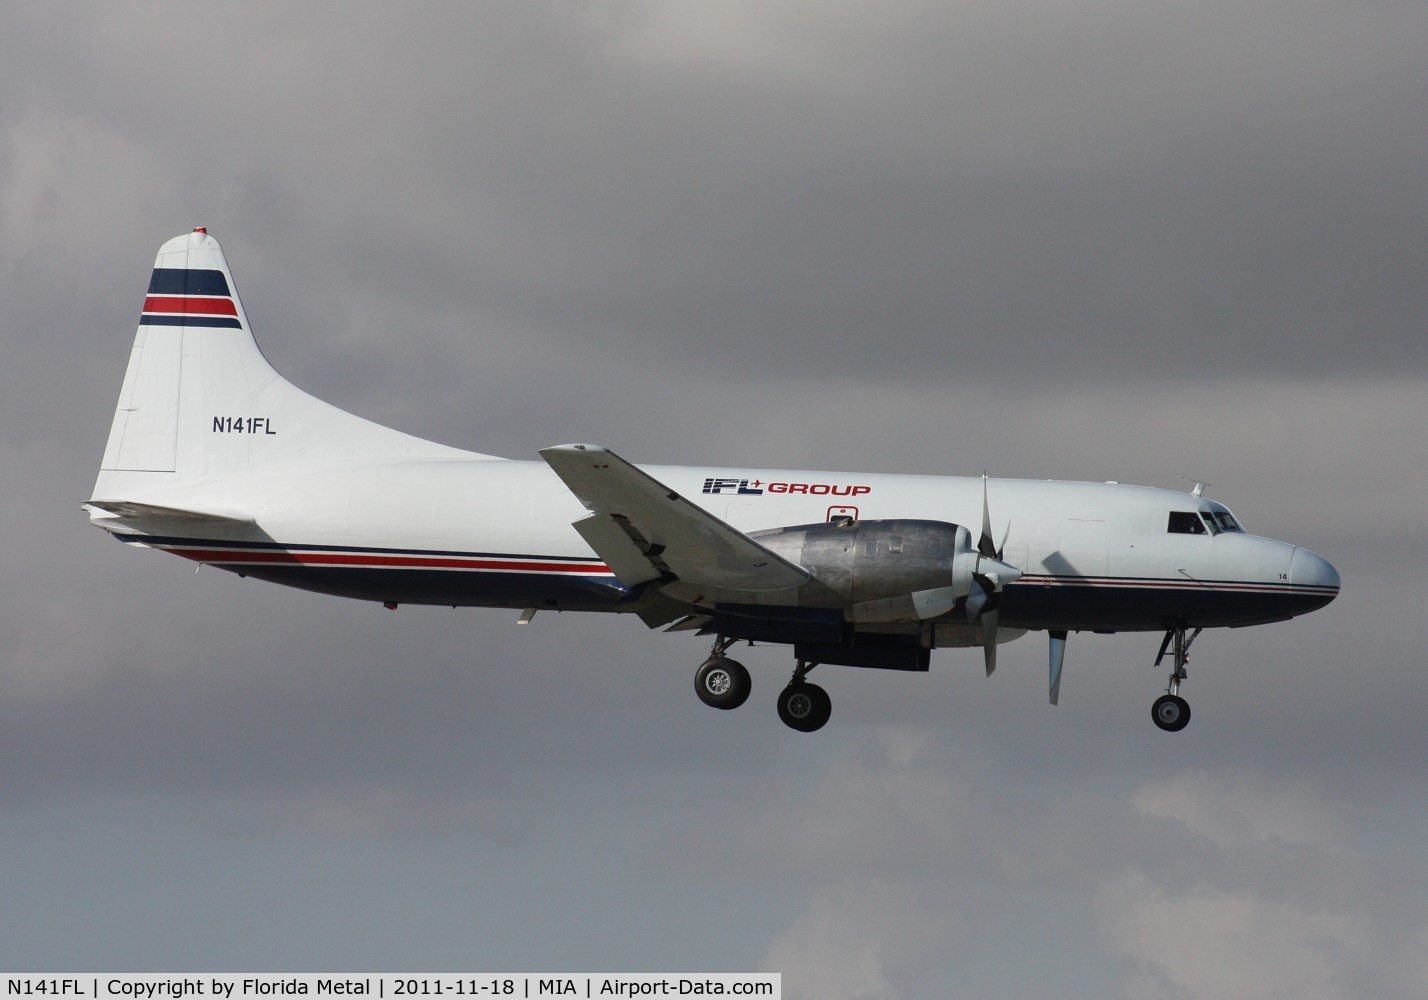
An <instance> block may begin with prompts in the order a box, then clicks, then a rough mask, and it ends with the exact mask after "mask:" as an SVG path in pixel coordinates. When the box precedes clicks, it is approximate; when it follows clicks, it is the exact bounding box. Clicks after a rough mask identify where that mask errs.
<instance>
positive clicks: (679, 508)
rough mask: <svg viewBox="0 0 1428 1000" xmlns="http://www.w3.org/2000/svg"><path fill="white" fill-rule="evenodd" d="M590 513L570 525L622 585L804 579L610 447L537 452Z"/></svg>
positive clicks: (786, 585)
mask: <svg viewBox="0 0 1428 1000" xmlns="http://www.w3.org/2000/svg"><path fill="white" fill-rule="evenodd" d="M540 455H541V457H542V458H544V459H545V460H546V462H547V463H548V464H549V465H550V467H551V468H552V469H553V470H555V474H556V475H557V476H559V477H560V478H561V479H562V480H563V481H564V482H565V485H566V486H568V487H569V488H570V492H572V493H574V494H575V496H576V497H577V498H578V499H579V500H580V502H581V503H583V504H584V505H585V507H586V509H587V510H589V511H590V516H589V517H587V518H584V519H583V520H580V521H576V522H575V525H574V526H575V530H576V531H578V532H580V535H581V537H582V538H584V539H585V541H586V542H587V543H588V544H589V545H590V547H591V548H592V549H594V550H595V552H596V554H597V555H599V556H600V558H601V559H603V560H604V561H605V564H606V565H607V566H609V567H610V569H611V571H613V572H614V574H615V576H616V578H617V579H619V581H620V582H621V583H623V584H624V585H625V586H627V587H632V586H634V585H636V584H639V583H644V582H646V581H648V580H658V579H661V578H666V579H669V578H677V579H679V580H681V581H683V582H685V583H687V584H692V585H695V586H708V587H717V588H720V589H724V590H740V591H749V592H755V593H757V592H765V591H771V590H787V589H790V588H793V587H798V586H801V585H802V584H804V583H806V582H808V580H809V579H810V574H809V572H808V571H807V570H806V569H804V568H803V567H802V566H799V565H797V564H795V563H791V562H789V561H788V560H786V559H784V558H782V557H781V556H778V555H775V554H774V553H773V552H771V551H769V550H768V549H766V548H764V547H763V546H762V545H760V544H759V543H758V542H756V541H754V540H753V539H752V538H750V537H749V536H748V535H746V534H744V533H743V532H742V531H739V530H737V529H735V528H733V527H731V526H729V525H728V524H725V523H724V522H723V521H721V520H719V519H718V518H717V517H715V516H714V515H713V514H710V513H709V512H708V511H706V510H704V509H703V508H702V507H699V506H697V505H696V504H693V503H691V502H690V501H688V500H686V499H685V498H684V497H682V496H680V495H679V494H678V493H676V492H675V491H674V490H672V489H670V488H669V487H668V486H665V485H664V484H663V483H661V482H659V480H657V479H654V478H652V477H651V476H648V475H646V474H645V473H643V472H641V471H640V470H639V469H637V468H635V467H634V466H633V465H631V464H630V463H629V462H626V461H625V460H624V459H623V458H621V457H620V456H618V455H616V454H614V453H613V452H610V451H606V450H605V449H604V448H600V447H597V446H595V445H586V444H567V445H559V446H557V447H554V448H544V449H542V450H541V453H540Z"/></svg>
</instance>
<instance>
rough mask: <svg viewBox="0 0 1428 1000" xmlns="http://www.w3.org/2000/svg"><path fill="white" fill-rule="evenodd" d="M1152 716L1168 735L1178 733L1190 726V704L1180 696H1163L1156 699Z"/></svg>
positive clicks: (1151, 711)
mask: <svg viewBox="0 0 1428 1000" xmlns="http://www.w3.org/2000/svg"><path fill="white" fill-rule="evenodd" d="M1150 715H1151V718H1153V719H1154V720H1155V724H1156V725H1157V726H1159V727H1160V728H1161V729H1164V730H1165V731H1166V732H1167V733H1178V732H1180V730H1182V729H1184V728H1185V727H1186V726H1188V725H1190V703H1189V702H1188V701H1186V700H1185V699H1184V698H1182V697H1180V696H1179V695H1178V694H1163V695H1161V696H1160V697H1159V698H1157V699H1155V704H1154V705H1152V706H1151V709H1150Z"/></svg>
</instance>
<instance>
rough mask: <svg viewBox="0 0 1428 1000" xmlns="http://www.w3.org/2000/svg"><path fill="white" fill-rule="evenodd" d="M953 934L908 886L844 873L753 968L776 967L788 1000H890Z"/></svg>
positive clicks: (940, 911) (937, 911) (772, 969)
mask: <svg viewBox="0 0 1428 1000" xmlns="http://www.w3.org/2000/svg"><path fill="white" fill-rule="evenodd" d="M952 933H953V928H952V927H951V926H950V921H949V919H948V917H947V915H946V912H945V910H944V909H942V908H941V907H936V906H929V905H928V904H927V903H926V902H925V901H924V900H923V899H922V898H921V896H920V894H919V893H918V891H917V890H916V889H914V888H913V887H912V886H911V885H908V884H906V883H902V882H892V881H883V880H877V879H859V878H850V879H849V880H847V881H844V882H841V883H838V884H835V885H833V886H831V887H830V888H828V889H825V890H823V891H821V892H819V893H817V894H815V895H814V897H813V898H812V900H811V901H810V902H809V904H808V906H807V908H806V909H805V910H804V912H803V913H801V914H800V915H799V916H798V917H796V918H795V919H794V920H793V921H792V922H791V923H790V924H789V926H788V928H787V929H786V930H785V931H784V932H783V933H782V934H780V935H779V936H778V937H777V938H776V939H775V940H774V941H773V942H772V943H771V944H770V945H769V949H768V952H767V954H765V956H764V959H763V961H762V962H761V963H760V968H761V969H762V970H764V971H767V972H781V973H783V977H784V978H783V984H784V985H783V993H784V996H786V997H788V998H789V1000H895V998H899V997H905V996H911V995H913V994H910V993H908V992H907V990H908V986H909V979H910V978H911V977H910V976H909V972H910V971H912V970H916V969H918V968H921V967H924V966H925V965H926V964H927V960H928V958H929V957H930V955H932V954H935V953H936V952H937V950H938V946H939V943H941V944H942V945H945V944H946V943H947V939H948V938H949V937H950V936H951V934H952Z"/></svg>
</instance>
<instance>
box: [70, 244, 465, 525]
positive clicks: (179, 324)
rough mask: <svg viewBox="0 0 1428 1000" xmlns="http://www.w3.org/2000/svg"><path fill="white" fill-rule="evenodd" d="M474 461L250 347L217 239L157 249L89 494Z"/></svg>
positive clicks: (128, 494)
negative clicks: (326, 396)
mask: <svg viewBox="0 0 1428 1000" xmlns="http://www.w3.org/2000/svg"><path fill="white" fill-rule="evenodd" d="M398 456H411V457H458V456H464V457H468V458H470V457H477V458H489V457H491V456H486V455H475V454H474V453H472V452H467V451H461V450H459V449H456V448H449V447H446V446H445V445H439V444H435V443H433V442H431V441H425V440H423V439H421V438H417V437H412V436H411V435H408V434H403V433H401V432H400V431H395V430H392V429H391V428H389V427H383V426H381V425H380V424H375V423H372V422H371V421H369V420H364V419H363V418H361V417H357V416H353V415H352V414H350V413H346V412H344V411H342V410H339V409H338V408H337V407H335V406H331V405H329V404H328V403H324V402H322V401H321V400H319V399H316V398H315V397H313V396H310V395H308V394H307V393H305V392H303V391H302V390H301V389H298V388H297V387H296V386H294V385H293V384H292V383H291V382H288V381H287V380H286V379H284V378H283V377H282V376H281V375H279V374H278V373H277V372H276V371H275V370H274V369H273V367H272V366H271V365H269V364H268V362H267V359H266V358H264V357H263V354H262V352H261V351H260V350H259V349H258V345H257V343H256V342H255V341H254V340H253V335H252V333H251V332H250V328H249V326H248V317H247V315H246V314H245V313H244V312H243V304H242V302H241V301H239V299H238V291H237V289H236V288H235V287H234V284H233V275H232V273H231V272H230V271H229V270H228V262H227V261H226V260H224V257H223V250H222V249H221V248H220V247H219V245H218V241H217V240H215V239H214V238H213V237H211V236H209V235H208V232H207V231H206V230H204V229H195V230H194V231H193V232H192V233H189V234H187V235H184V236H178V237H175V238H174V239H171V240H169V241H168V242H167V243H165V244H164V245H163V246H162V247H160V248H159V255H158V259H157V260H155V261H154V273H153V277H152V279H151V280H150V281H149V292H148V295H147V296H146V297H145V299H144V310H143V314H142V315H141V316H140V318H139V330H138V333H137V334H136V335H135V337H134V349H133V353H132V354H131V355H130V358H129V368H128V371H127V373H126V374H125V376H124V387H123V389H122V390H121V391H120V394H119V405H118V408H117V409H116V410H115V412H114V423H113V425H112V426H111V428H110V430H109V443H108V445H107V446H106V448H105V449H104V461H103V463H102V464H101V466H100V473H99V481H98V482H97V483H96V484H95V491H94V496H95V497H96V498H111V497H112V498H128V497H133V496H136V495H139V494H141V493H142V492H144V491H145V490H146V489H148V488H152V487H164V486H170V485H178V484H181V483H185V482H192V481H194V480H196V479H201V478H204V477H214V476H227V475H232V474H236V473H242V472H247V471H251V470H257V469H261V468H268V467H271V466H277V465H286V464H291V463H297V462H316V461H324V460H329V459H341V458H366V457H371V458H379V457H398Z"/></svg>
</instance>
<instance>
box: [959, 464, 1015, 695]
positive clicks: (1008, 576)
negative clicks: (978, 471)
mask: <svg viewBox="0 0 1428 1000" xmlns="http://www.w3.org/2000/svg"><path fill="white" fill-rule="evenodd" d="M1007 532H1008V533H1010V532H1011V523H1010V522H1008V524H1007ZM1005 546H1006V535H1003V536H1002V548H998V547H997V545H996V543H995V542H994V541H993V540H992V511H991V505H990V503H989V502H988V499H987V477H986V476H985V475H983V476H982V534H981V537H979V538H978V539H977V561H976V565H975V568H974V569H973V570H972V589H971V592H970V593H968V595H967V623H968V624H969V625H975V624H977V623H978V622H980V623H981V625H982V656H983V657H984V658H985V659H986V663H987V676H988V677H990V676H992V672H993V671H994V670H996V669H997V624H998V622H999V620H1000V619H1001V603H1002V601H1001V595H1002V588H1003V587H1005V586H1006V585H1007V584H1009V583H1012V582H1014V581H1016V580H1017V579H1019V578H1020V577H1021V570H1019V569H1017V568H1016V567H1015V566H1012V565H1009V564H1007V563H1005V562H1003V561H1002V549H1003V548H1005Z"/></svg>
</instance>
